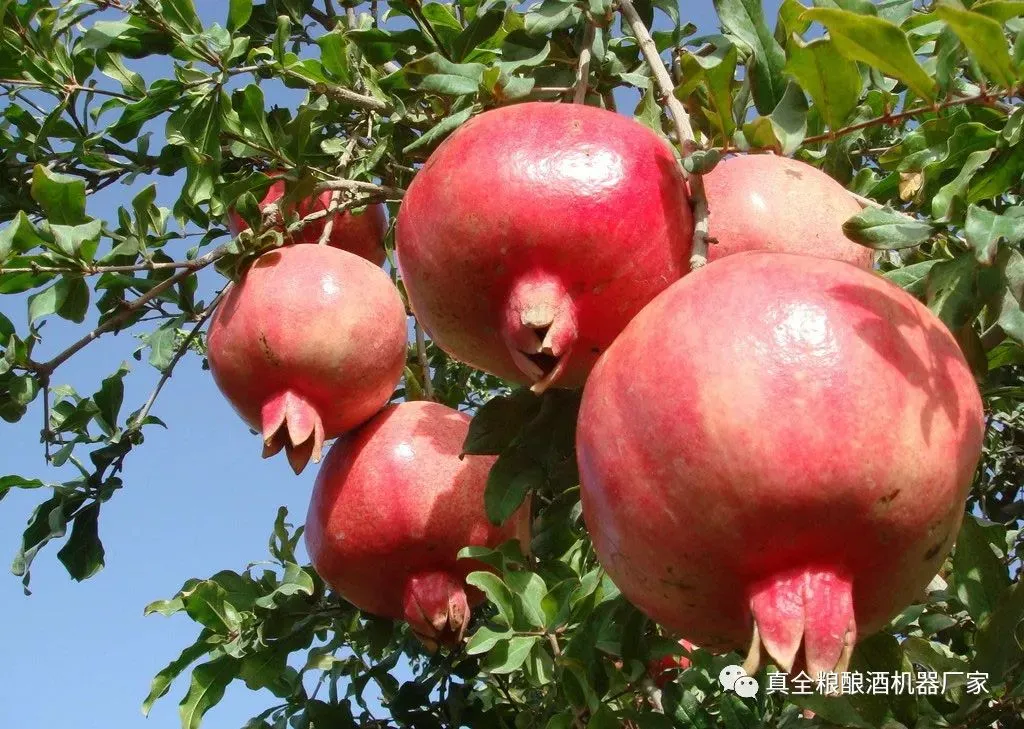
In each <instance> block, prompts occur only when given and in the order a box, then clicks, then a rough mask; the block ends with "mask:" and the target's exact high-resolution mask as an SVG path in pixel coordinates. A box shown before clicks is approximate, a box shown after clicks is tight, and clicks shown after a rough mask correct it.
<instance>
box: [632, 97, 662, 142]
mask: <svg viewBox="0 0 1024 729" xmlns="http://www.w3.org/2000/svg"><path fill="white" fill-rule="evenodd" d="M633 117H634V118H635V119H636V120H637V121H638V122H640V123H641V124H643V125H644V126H645V127H647V128H648V129H653V130H654V131H656V132H658V133H659V134H660V133H661V105H660V104H659V103H658V95H657V93H656V92H655V91H654V87H653V86H648V87H647V88H646V89H644V93H643V96H641V97H640V103H639V104H637V105H636V110H635V111H634V112H633Z"/></svg>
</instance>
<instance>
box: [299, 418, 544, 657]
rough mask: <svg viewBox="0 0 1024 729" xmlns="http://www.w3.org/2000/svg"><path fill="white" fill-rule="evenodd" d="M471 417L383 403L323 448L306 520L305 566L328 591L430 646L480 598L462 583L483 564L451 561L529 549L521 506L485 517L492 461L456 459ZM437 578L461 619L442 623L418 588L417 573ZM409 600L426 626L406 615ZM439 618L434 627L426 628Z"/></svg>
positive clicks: (457, 633) (444, 639) (437, 607)
mask: <svg viewBox="0 0 1024 729" xmlns="http://www.w3.org/2000/svg"><path fill="white" fill-rule="evenodd" d="M469 420H470V419H469V417H468V416H467V415H465V414H463V413H460V412H457V411H455V410H452V409H451V408H448V407H445V406H444V405H440V404H438V403H432V402H425V401H413V402H404V403H401V404H399V405H391V406H389V407H388V408H386V409H385V410H384V411H382V412H381V413H379V414H378V415H377V416H376V417H375V418H373V419H372V420H371V421H370V422H368V423H367V424H366V425H364V426H363V427H362V428H360V429H358V430H356V431H354V432H352V433H350V434H348V435H347V436H345V437H344V438H341V439H339V440H338V441H337V442H336V443H335V444H334V446H333V447H332V448H331V450H330V453H329V454H328V456H327V458H326V459H325V461H324V463H323V466H321V469H320V473H319V475H318V477H317V481H316V486H315V488H314V491H313V498H312V501H311V502H310V505H309V513H308V515H307V518H306V531H305V539H306V546H307V549H308V551H309V555H310V558H311V560H312V562H313V566H314V567H315V568H316V571H317V572H318V573H319V574H320V576H321V577H323V578H324V580H325V581H326V582H327V583H328V584H329V585H330V586H331V587H332V588H333V589H334V590H336V591H337V592H338V593H339V594H341V595H342V596H343V597H344V598H345V599H346V600H348V601H349V602H351V603H352V604H354V605H355V606H356V607H358V608H360V609H361V610H365V611H366V612H369V613H373V614H375V615H380V616H383V617H388V618H394V619H400V620H408V621H409V622H410V623H411V624H412V626H413V628H414V630H416V632H417V634H419V635H420V636H421V637H423V638H426V639H428V640H430V641H433V642H435V643H436V642H440V643H449V644H451V643H454V642H457V641H458V639H459V638H461V635H462V632H463V631H464V630H465V624H466V622H468V619H469V616H468V608H469V607H470V606H472V605H475V604H478V603H479V602H480V601H481V599H482V595H481V594H480V593H479V592H478V591H476V590H475V589H471V590H466V588H465V585H464V582H463V580H464V579H465V576H466V575H467V574H469V573H470V572H472V571H475V570H479V569H485V567H483V565H481V564H480V563H479V562H475V561H473V560H457V559H456V556H457V555H458V552H459V551H460V550H461V549H462V548H463V547H466V546H470V545H484V546H492V547H493V546H497V545H499V544H501V543H503V542H505V541H508V540H509V539H518V540H519V542H520V544H521V546H522V548H523V550H524V551H526V550H528V549H529V540H530V524H529V518H530V511H529V504H526V505H525V506H524V507H522V508H521V509H520V510H519V511H518V512H516V513H515V514H514V515H513V516H512V517H510V518H509V519H508V521H506V522H505V524H504V525H502V526H500V527H498V526H495V525H493V524H491V523H490V522H489V521H488V519H487V516H486V514H485V512H484V501H483V495H484V489H485V487H486V484H487V475H488V473H489V472H490V468H491V465H492V464H493V463H494V461H495V458H493V457H489V456H466V457H464V458H461V459H460V458H459V455H460V453H461V452H462V444H463V442H464V441H465V438H466V434H467V432H468V430H469ZM438 575H441V576H444V577H447V578H448V586H449V587H450V588H451V589H453V590H454V591H457V592H458V593H459V594H457V595H456V596H455V598H457V599H458V600H461V608H459V609H460V610H462V611H463V612H464V613H465V614H458V615H452V616H450V617H452V618H453V622H454V621H458V622H457V624H451V625H448V626H445V625H444V622H445V621H444V617H445V616H444V615H443V612H444V610H445V609H446V606H445V605H444V604H443V600H441V601H439V600H437V599H436V598H435V596H433V595H431V594H430V593H429V592H428V591H427V590H424V589H422V588H418V587H417V585H416V580H418V579H419V578H420V577H422V576H426V578H427V579H426V580H425V581H426V582H428V583H430V582H431V581H433V583H435V584H436V583H437V582H440V581H442V580H439V579H437V576H438ZM428 586H429V584H428ZM410 597H412V598H413V599H414V600H415V599H418V600H419V602H420V606H419V607H420V609H422V610H423V611H424V613H425V614H426V620H424V618H423V616H421V615H419V614H416V615H410V610H409V608H408V607H407V605H408V603H409V602H410V600H409V598H410ZM456 601H457V600H454V599H453V600H452V602H456ZM439 602H440V603H442V604H439ZM438 616H439V617H441V618H442V619H441V620H440V621H439V623H440V625H441V627H438V626H436V625H435V626H433V627H432V626H431V625H430V624H429V620H430V618H431V617H438Z"/></svg>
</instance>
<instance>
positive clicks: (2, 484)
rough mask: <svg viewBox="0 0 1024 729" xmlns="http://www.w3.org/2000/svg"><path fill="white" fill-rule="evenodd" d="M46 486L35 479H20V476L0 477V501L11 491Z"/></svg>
mask: <svg viewBox="0 0 1024 729" xmlns="http://www.w3.org/2000/svg"><path fill="white" fill-rule="evenodd" d="M44 486H46V484H45V483H43V482H42V481H40V480H39V479H35V478H22V477H21V476H0V501H3V498H4V496H6V495H7V493H8V492H9V491H10V490H11V489H39V488H42V487H44Z"/></svg>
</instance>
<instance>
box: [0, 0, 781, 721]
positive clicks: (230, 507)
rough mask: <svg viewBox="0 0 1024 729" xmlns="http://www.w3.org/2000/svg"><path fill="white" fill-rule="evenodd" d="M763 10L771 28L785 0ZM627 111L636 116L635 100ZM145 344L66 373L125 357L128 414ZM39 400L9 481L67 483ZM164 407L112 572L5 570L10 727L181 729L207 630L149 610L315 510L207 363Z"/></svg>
mask: <svg viewBox="0 0 1024 729" xmlns="http://www.w3.org/2000/svg"><path fill="white" fill-rule="evenodd" d="M196 4H197V6H199V8H200V13H201V15H202V17H203V19H204V22H206V23H212V22H220V23H221V24H223V23H224V19H225V17H226V14H227V0H198V1H197V3H196ZM682 5H683V6H684V7H683V14H684V20H690V21H693V22H696V23H697V24H698V25H699V26H700V27H701V28H702V30H704V31H713V29H714V25H713V20H712V18H713V14H712V8H711V2H710V0H700V1H699V2H698V3H688V2H687V3H682ZM695 5H696V8H694V6H695ZM766 5H768V13H769V15H768V17H769V22H770V23H771V22H773V21H774V15H775V12H776V8H777V7H778V2H777V1H776V0H769V1H768V2H767V3H766ZM161 62H162V61H161ZM128 63H129V65H130V66H132V67H133V68H134V69H136V70H138V71H140V72H141V73H143V74H144V75H145V76H146V77H147V78H149V79H152V78H156V77H159V76H161V75H163V74H164V73H165V71H164V68H165V67H161V66H160V65H159V64H156V63H154V62H152V61H143V62H132V61H128ZM275 88H276V89H280V87H279V86H278V87H268V88H267V90H266V93H267V97H268V99H267V103H268V105H269V104H273V103H277V104H281V105H289V102H290V103H291V105H294V101H293V100H292V98H289V97H286V96H281V95H277V96H275V93H274V91H275ZM623 107H624V108H623V111H625V112H627V113H628V111H629V110H630V109H629V106H628V104H623ZM156 132H157V133H156V134H155V135H154V136H155V139H154V143H153V147H154V149H155V148H156V147H157V146H158V145H157V141H156V140H157V139H158V138H159V137H160V136H161V130H159V129H157V130H156ZM155 180H156V181H157V184H158V189H159V196H158V200H157V203H158V204H160V205H164V206H168V207H169V206H170V205H171V204H172V202H173V200H174V199H175V198H176V196H177V192H178V190H179V189H180V185H181V182H180V180H175V179H168V178H155ZM148 183H149V180H142V181H140V182H139V183H138V184H137V185H135V186H133V188H132V189H128V188H125V187H120V186H117V187H112V188H108V189H107V190H105V191H103V192H101V193H100V194H98V195H96V196H94V197H92V198H90V201H89V208H88V211H89V213H90V214H92V215H94V216H97V217H103V218H106V219H112V218H113V217H114V215H115V213H116V209H117V207H118V206H119V205H127V204H129V202H130V200H131V197H132V196H133V194H134V191H135V190H137V189H139V188H140V187H141V186H143V185H145V184H148ZM177 257H181V256H180V255H179V256H177ZM0 312H3V313H4V314H6V315H7V316H8V317H10V319H11V320H12V321H14V322H16V323H18V325H19V329H22V330H23V328H24V323H25V320H26V313H25V302H24V297H6V298H0ZM45 331H46V343H45V346H44V347H43V349H42V350H41V351H39V355H40V356H41V357H43V358H45V357H46V356H47V354H52V353H54V352H55V351H57V349H58V348H59V345H60V344H61V343H64V344H66V343H68V342H69V341H71V340H72V337H73V336H74V332H75V331H76V329H75V328H74V327H72V326H69V325H67V324H65V323H62V322H57V321H53V322H51V323H49V324H47V326H46V329H45ZM135 345H136V341H135V340H134V339H133V338H132V337H131V335H130V334H121V335H117V336H106V337H103V338H101V339H100V340H98V341H97V342H94V343H93V344H92V345H90V346H89V347H87V348H86V349H85V350H83V351H82V352H81V353H80V354H79V355H77V356H76V357H75V358H74V359H73V360H71V361H70V362H69V363H68V364H67V365H65V366H64V367H62V368H61V370H60V371H59V373H58V374H59V377H58V380H59V381H60V382H67V383H69V384H72V385H73V386H75V387H76V388H78V389H79V390H80V391H81V392H83V393H92V392H94V391H95V390H96V388H97V387H98V384H99V381H100V380H101V379H102V378H103V377H104V376H106V375H107V374H109V373H110V372H112V371H113V370H114V369H116V367H117V365H118V363H120V362H121V361H122V360H129V361H130V363H131V364H132V368H133V372H132V374H131V375H130V376H129V377H128V378H127V380H126V393H125V406H124V408H125V409H124V412H126V413H127V412H131V411H132V410H133V409H135V408H137V407H139V406H140V405H141V404H142V403H143V402H144V401H145V399H146V398H147V396H148V394H149V392H150V390H151V388H152V386H153V385H154V384H155V381H156V378H157V373H156V372H155V371H154V370H153V369H152V368H150V367H149V366H148V365H147V364H146V363H145V362H142V363H137V362H135V361H134V360H132V359H131V352H132V351H133V350H134V348H135ZM40 407H41V405H40V403H39V402H36V403H34V404H33V406H32V409H31V411H30V413H29V414H28V415H27V416H26V418H25V419H24V420H23V421H22V422H21V423H19V424H17V425H8V424H5V423H2V422H0V444H2V445H0V454H2V455H0V458H2V460H0V475H6V474H20V475H23V476H28V477H38V478H42V479H44V480H48V481H59V480H62V475H61V474H60V473H59V472H56V471H53V470H49V471H47V469H46V468H45V464H44V462H43V451H42V446H41V445H40V444H39V431H40V428H41V421H42V416H41V412H40ZM154 414H156V415H157V416H159V417H160V418H162V419H163V420H164V421H165V422H166V423H167V425H168V426H169V430H167V431H164V430H161V429H159V428H150V429H149V430H147V433H148V435H147V441H146V443H145V445H144V447H142V448H140V449H138V451H137V452H134V453H132V454H131V455H130V456H129V458H128V459H127V461H126V466H125V470H124V474H123V477H124V481H125V488H124V489H123V490H122V491H120V492H119V493H117V494H116V495H115V496H114V498H113V499H111V500H110V501H109V502H108V503H107V504H105V505H104V506H103V512H102V518H101V520H100V534H101V536H102V538H103V542H104V546H105V547H106V567H105V568H104V569H103V570H102V571H101V572H100V573H99V574H98V575H96V576H95V577H93V578H92V579H90V580H88V581H86V582H83V583H75V582H73V581H72V580H71V579H70V578H69V577H68V575H67V573H66V572H65V571H64V568H63V567H62V566H61V565H60V563H59V562H58V561H57V560H56V558H55V553H56V551H57V548H55V547H53V546H52V545H51V546H50V547H48V548H46V549H45V551H44V552H43V553H42V554H41V555H40V556H39V557H38V558H37V560H36V562H35V564H34V566H33V577H32V591H33V595H32V596H31V597H25V596H23V594H22V588H21V583H20V580H19V579H18V578H16V577H14V576H11V575H7V576H6V577H4V576H3V572H2V571H0V646H2V651H3V657H2V659H0V661H2V663H0V726H3V727H11V728H12V729H15V728H16V729H50V728H51V727H68V726H74V727H77V728H78V729H121V728H139V729H142V728H143V727H145V728H147V729H176V728H177V727H178V726H179V722H178V714H177V703H178V701H179V699H180V697H181V696H182V695H183V693H184V691H185V689H186V686H187V684H185V683H184V681H179V682H178V683H177V684H175V685H174V686H173V687H172V689H171V693H170V695H168V696H167V697H165V698H164V699H162V700H161V701H160V702H158V703H157V704H156V706H155V708H154V709H153V712H152V714H151V715H150V718H149V719H148V720H147V719H144V718H143V717H142V715H141V712H140V709H139V706H140V703H141V701H142V699H143V697H145V695H146V693H147V692H148V690H149V683H150V680H151V678H152V676H153V674H155V673H156V672H157V671H158V670H160V669H161V668H162V667H163V666H164V665H166V664H167V662H168V661H169V660H171V659H172V658H173V657H175V656H176V655H177V654H178V652H179V651H180V650H181V649H182V648H183V647H184V646H186V645H187V644H189V643H191V642H192V640H193V639H194V637H195V635H196V633H197V632H198V631H197V629H196V626H195V624H194V623H192V622H191V621H190V620H188V619H187V618H184V617H180V616H179V617H174V618H164V617H162V616H151V617H148V618H144V617H143V615H142V610H143V607H144V606H145V605H146V604H147V603H149V602H150V601H152V600H155V599H159V598H165V597H169V596H171V595H172V594H174V592H175V591H176V590H177V589H178V588H179V587H180V586H181V584H182V583H183V582H184V581H185V580H186V579H188V578H189V577H206V576H209V575H210V574H212V573H214V572H216V571H218V570H220V569H225V568H229V569H234V570H242V569H244V567H245V566H246V564H248V563H249V562H252V561H256V560H259V559H262V558H264V556H265V555H266V542H267V536H268V534H269V532H270V529H271V526H272V523H273V519H274V515H275V513H276V510H277V507H278V506H279V505H281V504H284V505H286V506H287V507H288V509H289V512H290V514H291V516H292V517H293V522H299V523H301V522H302V520H303V519H304V517H305V513H306V504H307V499H308V496H309V493H310V490H311V488H312V484H313V479H314V477H315V473H316V469H315V468H310V469H307V470H306V472H305V473H304V474H303V475H302V476H299V477H296V476H294V475H293V474H292V472H291V471H290V470H289V468H288V465H287V463H286V462H285V461H284V459H283V458H275V459H272V460H269V461H263V460H261V459H260V457H259V456H260V443H259V440H258V439H257V438H255V437H253V436H251V435H250V434H249V432H248V429H247V428H246V427H245V426H244V425H243V424H242V423H241V421H240V420H239V419H238V418H237V416H236V415H235V414H234V413H233V412H232V411H231V409H230V408H229V406H228V405H227V403H226V402H225V401H224V400H223V398H222V397H221V396H220V394H219V393H218V391H217V390H216V388H215V387H214V384H213V382H212V380H211V378H210V376H209V374H208V373H207V372H204V371H203V370H202V369H201V368H200V361H199V359H198V358H197V357H195V356H189V357H188V358H186V359H184V360H183V361H182V362H181V363H180V364H179V366H178V368H177V370H176V371H175V374H174V377H173V379H172V381H171V382H170V384H169V386H168V387H167V388H166V389H165V391H164V393H163V394H162V395H161V397H160V399H159V401H158V402H157V405H156V408H155V410H154ZM64 477H67V476H66V474H65V475H64ZM43 498H46V496H45V494H44V493H43V492H40V491H29V492H24V493H20V492H17V491H16V492H15V493H12V494H10V495H9V496H7V498H6V499H4V501H3V502H0V561H4V560H6V561H4V562H3V564H9V559H10V558H12V557H13V556H14V552H15V550H16V548H17V546H18V544H19V540H20V535H21V532H22V530H23V529H24V525H25V519H26V518H27V517H28V515H29V513H30V512H31V510H32V509H33V508H34V507H35V505H36V504H37V503H38V502H39V501H41V500H42V499H43ZM58 548H59V547H58ZM304 557H305V555H304V554H303V558H304ZM273 703H275V699H274V697H273V696H272V695H270V694H269V693H268V692H259V693H253V692H251V691H249V690H247V689H246V688H245V686H244V685H243V684H241V683H236V684H233V685H232V686H230V687H229V688H228V692H227V694H226V696H225V698H224V700H223V701H222V702H221V704H220V705H219V706H217V707H216V708H215V709H214V710H213V711H212V712H211V713H210V714H208V715H207V719H206V726H210V727H217V728H221V727H241V726H242V725H243V724H244V723H245V721H246V720H247V719H248V718H249V717H251V716H253V715H255V714H256V713H259V712H260V711H262V710H264V709H265V708H268V707H269V706H271V705H272V704H273Z"/></svg>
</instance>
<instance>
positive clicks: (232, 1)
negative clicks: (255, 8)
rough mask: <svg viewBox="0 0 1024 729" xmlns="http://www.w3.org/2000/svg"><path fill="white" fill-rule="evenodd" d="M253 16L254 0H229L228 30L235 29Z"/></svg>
mask: <svg viewBox="0 0 1024 729" xmlns="http://www.w3.org/2000/svg"><path fill="white" fill-rule="evenodd" d="M251 16H252V0H229V2H228V22H227V26H228V30H230V31H235V30H238V29H239V28H241V27H242V26H243V25H245V24H246V23H248V22H249V18H250V17H251Z"/></svg>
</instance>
